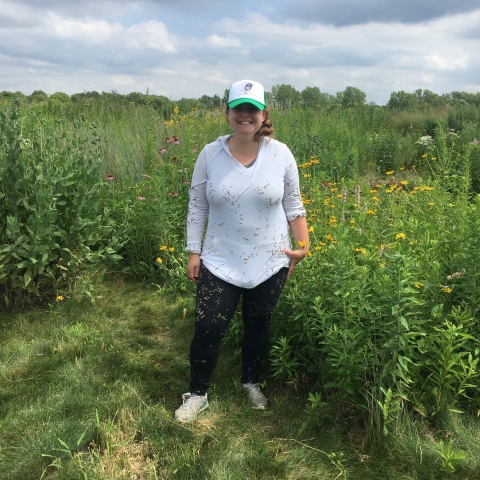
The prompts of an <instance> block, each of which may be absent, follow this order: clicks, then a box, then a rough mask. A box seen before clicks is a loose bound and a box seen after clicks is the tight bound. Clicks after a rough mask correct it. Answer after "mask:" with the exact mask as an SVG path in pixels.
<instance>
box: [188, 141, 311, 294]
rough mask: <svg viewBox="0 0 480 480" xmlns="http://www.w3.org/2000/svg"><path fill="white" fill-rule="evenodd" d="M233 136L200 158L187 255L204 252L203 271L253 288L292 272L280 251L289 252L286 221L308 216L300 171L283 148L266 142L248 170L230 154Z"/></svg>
mask: <svg viewBox="0 0 480 480" xmlns="http://www.w3.org/2000/svg"><path fill="white" fill-rule="evenodd" d="M229 137H230V135H225V136H222V137H219V138H218V139H217V140H216V141H215V142H213V143H210V144H208V145H206V146H205V148H204V149H203V150H202V151H201V153H200V155H199V156H198V159H197V162H196V164H195V168H194V170H193V176H192V183H191V188H190V202H189V206H188V217H187V248H186V250H187V251H188V252H196V253H201V255H200V258H201V259H202V261H203V264H204V265H205V267H206V268H208V270H210V271H211V272H212V273H213V274H214V275H215V276H217V277H219V278H221V279H222V280H225V281H227V282H229V283H233V284H234V285H237V286H240V287H244V288H254V287H256V286H257V285H259V284H260V283H262V282H264V281H265V280H267V279H268V278H269V277H270V276H272V275H273V274H275V273H276V272H278V271H279V270H280V269H281V268H282V267H288V265H289V257H288V256H287V255H285V253H283V252H282V249H284V248H287V249H291V243H290V235H289V227H288V222H289V221H291V220H294V219H295V218H299V217H304V216H306V212H305V208H304V207H303V203H302V200H301V196H300V189H299V181H298V168H297V165H296V162H295V159H294V157H293V155H292V153H291V152H290V150H289V149H288V147H287V146H286V145H285V144H283V143H280V142H278V141H276V140H274V139H262V140H261V141H260V145H259V149H258V155H257V159H256V161H255V163H254V164H253V165H252V166H251V167H249V168H247V167H244V166H243V165H241V164H240V163H239V162H238V161H237V160H236V159H235V158H233V157H232V155H231V154H230V150H229V148H228V143H227V140H228V138H229ZM207 218H208V226H207V231H206V234H205V238H204V239H203V235H204V231H205V223H206V220H207ZM202 239H203V248H202Z"/></svg>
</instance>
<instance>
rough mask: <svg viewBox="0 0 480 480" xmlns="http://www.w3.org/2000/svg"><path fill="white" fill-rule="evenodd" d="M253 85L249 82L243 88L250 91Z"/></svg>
mask: <svg viewBox="0 0 480 480" xmlns="http://www.w3.org/2000/svg"><path fill="white" fill-rule="evenodd" d="M252 87H253V83H247V84H245V86H244V87H243V89H244V90H245V91H246V92H249V91H250V90H251V89H252Z"/></svg>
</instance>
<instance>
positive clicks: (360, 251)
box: [355, 248, 367, 255]
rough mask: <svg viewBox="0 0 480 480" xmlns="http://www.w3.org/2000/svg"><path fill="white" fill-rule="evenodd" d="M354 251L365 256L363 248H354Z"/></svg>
mask: <svg viewBox="0 0 480 480" xmlns="http://www.w3.org/2000/svg"><path fill="white" fill-rule="evenodd" d="M355 251H356V252H358V253H361V254H362V255H366V254H367V251H366V250H365V249H364V248H356V249H355Z"/></svg>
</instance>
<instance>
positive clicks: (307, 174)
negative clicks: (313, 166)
mask: <svg viewBox="0 0 480 480" xmlns="http://www.w3.org/2000/svg"><path fill="white" fill-rule="evenodd" d="M311 176H312V175H311V174H310V173H306V174H305V175H304V176H303V178H310V177H311Z"/></svg>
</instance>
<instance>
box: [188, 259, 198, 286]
mask: <svg viewBox="0 0 480 480" xmlns="http://www.w3.org/2000/svg"><path fill="white" fill-rule="evenodd" d="M187 273H188V278H189V279H190V280H191V281H192V282H195V283H197V282H198V277H199V275H200V254H198V253H189V254H188V265H187Z"/></svg>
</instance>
